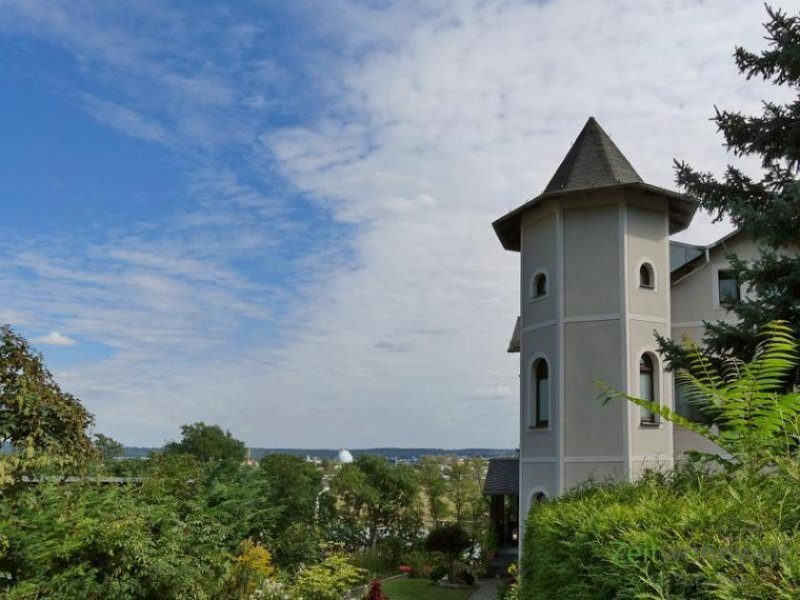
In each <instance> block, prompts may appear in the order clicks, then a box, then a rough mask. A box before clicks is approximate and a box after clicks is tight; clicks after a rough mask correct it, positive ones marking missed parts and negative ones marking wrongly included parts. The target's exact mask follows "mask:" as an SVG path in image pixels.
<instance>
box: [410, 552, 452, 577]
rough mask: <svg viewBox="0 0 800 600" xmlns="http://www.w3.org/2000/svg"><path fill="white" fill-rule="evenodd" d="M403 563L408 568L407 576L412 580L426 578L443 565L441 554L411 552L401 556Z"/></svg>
mask: <svg viewBox="0 0 800 600" xmlns="http://www.w3.org/2000/svg"><path fill="white" fill-rule="evenodd" d="M403 563H404V564H405V565H407V566H408V567H409V575H410V576H411V577H413V578H427V577H429V576H430V574H431V570H433V569H434V568H435V567H437V566H439V565H442V564H444V558H443V557H442V555H441V554H437V553H434V552H425V551H423V550H412V551H411V552H408V553H406V554H405V555H404V556H403Z"/></svg>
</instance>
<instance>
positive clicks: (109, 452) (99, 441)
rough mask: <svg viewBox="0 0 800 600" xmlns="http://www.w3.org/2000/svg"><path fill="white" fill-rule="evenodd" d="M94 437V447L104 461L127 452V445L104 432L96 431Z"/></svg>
mask: <svg viewBox="0 0 800 600" xmlns="http://www.w3.org/2000/svg"><path fill="white" fill-rule="evenodd" d="M93 437H94V440H93V443H94V448H95V450H96V451H97V454H99V455H100V458H101V459H103V460H104V461H110V460H114V459H115V458H119V457H120V456H123V455H124V454H125V447H124V446H123V445H122V444H121V443H120V442H118V441H117V440H115V439H114V438H111V437H109V436H107V435H103V434H102V433H95V434H94V436H93Z"/></svg>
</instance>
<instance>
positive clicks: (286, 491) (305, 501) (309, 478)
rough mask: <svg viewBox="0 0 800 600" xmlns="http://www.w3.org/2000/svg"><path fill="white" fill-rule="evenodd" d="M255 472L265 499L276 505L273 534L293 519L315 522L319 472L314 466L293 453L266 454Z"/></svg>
mask: <svg viewBox="0 0 800 600" xmlns="http://www.w3.org/2000/svg"><path fill="white" fill-rule="evenodd" d="M259 472H260V477H261V480H262V481H263V494H264V495H265V501H266V502H267V503H269V504H271V505H272V506H276V507H280V513H279V515H278V517H277V521H276V524H275V532H276V534H281V533H282V532H284V531H286V529H288V528H289V527H291V526H292V525H295V524H297V523H306V524H309V523H311V524H313V523H315V520H316V514H315V512H316V507H317V502H318V498H319V495H320V494H321V493H322V473H321V472H320V471H319V469H317V467H316V466H314V465H313V464H311V463H309V462H306V461H305V460H303V459H302V458H300V457H297V456H290V455H288V454H267V455H266V456H264V457H263V458H262V459H261V461H260V462H259Z"/></svg>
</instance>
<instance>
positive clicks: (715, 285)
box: [711, 265, 745, 311]
mask: <svg viewBox="0 0 800 600" xmlns="http://www.w3.org/2000/svg"><path fill="white" fill-rule="evenodd" d="M730 270H731V266H730V265H714V277H713V278H712V280H711V287H712V290H711V291H712V294H713V298H714V308H715V309H716V310H724V311H730V310H731V306H730V305H729V304H722V303H721V302H720V301H719V272H720V271H730ZM742 288H743V286H742V284H741V283H740V284H739V300H741V299H743V298H744V297H745V294H744V290H743V289H742Z"/></svg>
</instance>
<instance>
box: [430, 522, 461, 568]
mask: <svg viewBox="0 0 800 600" xmlns="http://www.w3.org/2000/svg"><path fill="white" fill-rule="evenodd" d="M471 545H472V540H471V539H470V538H469V535H468V534H467V532H466V531H464V528H463V527H461V526H460V525H457V524H455V523H453V524H449V525H442V526H441V527H437V528H436V529H434V530H433V531H431V532H430V533H429V534H428V537H427V538H426V540H425V549H426V550H428V551H431V552H441V553H442V554H444V555H445V556H447V557H448V558H449V559H451V560H455V559H457V558H458V557H459V556H460V555H461V553H462V552H464V551H465V550H467V549H468V548H469V547H470V546H471Z"/></svg>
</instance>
